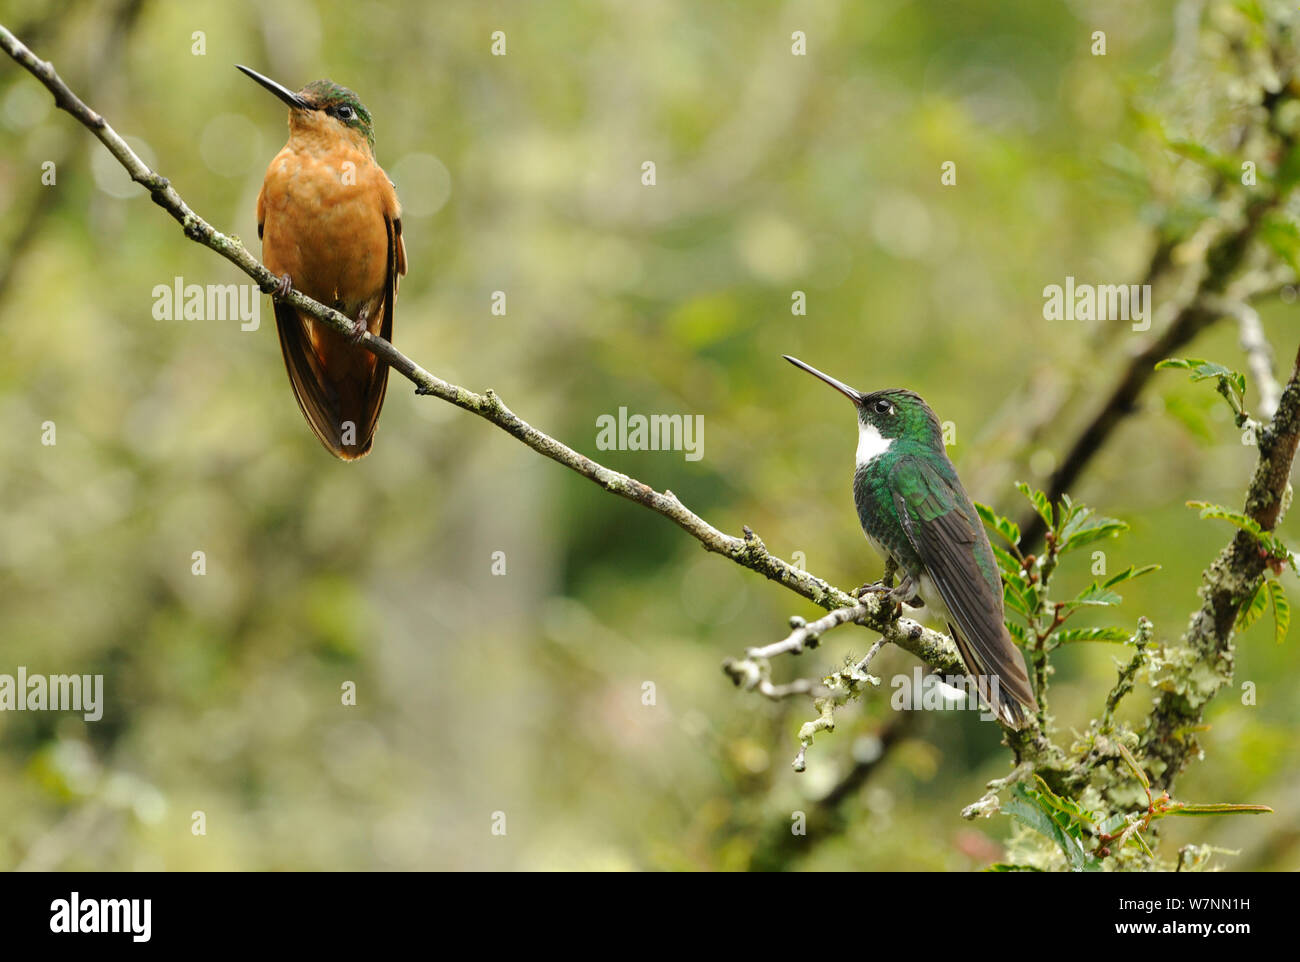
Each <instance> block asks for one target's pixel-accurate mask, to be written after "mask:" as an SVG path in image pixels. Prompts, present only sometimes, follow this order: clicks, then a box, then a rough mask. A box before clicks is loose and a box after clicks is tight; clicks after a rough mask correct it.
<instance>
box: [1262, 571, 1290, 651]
mask: <svg viewBox="0 0 1300 962" xmlns="http://www.w3.org/2000/svg"><path fill="white" fill-rule="evenodd" d="M1266 584H1267V585H1268V600H1269V603H1270V604H1271V605H1272V606H1273V640H1274V641H1276V642H1277V643H1278V644H1279V645H1280V644H1282V642H1284V641H1286V633H1287V629H1289V628H1290V627H1291V603H1290V602H1289V601H1287V600H1286V590H1285V589H1284V588H1283V587H1282V585H1281V584H1280V583H1279V582H1276V581H1268V582H1266Z"/></svg>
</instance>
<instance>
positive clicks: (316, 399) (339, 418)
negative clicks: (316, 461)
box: [275, 304, 391, 461]
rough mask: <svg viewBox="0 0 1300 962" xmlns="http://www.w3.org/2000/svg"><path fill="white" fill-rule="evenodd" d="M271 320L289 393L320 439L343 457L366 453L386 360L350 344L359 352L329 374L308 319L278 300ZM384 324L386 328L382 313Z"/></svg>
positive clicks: (385, 378)
mask: <svg viewBox="0 0 1300 962" xmlns="http://www.w3.org/2000/svg"><path fill="white" fill-rule="evenodd" d="M385 306H386V305H385ZM275 323H276V327H277V329H278V330H279V333H280V350H281V353H283V355H284V366H285V370H287V371H288V373H289V383H290V384H291V385H293V394H294V397H295V398H297V400H298V407H299V408H300V409H301V410H302V414H303V417H304V418H306V419H307V424H308V425H309V426H310V427H311V429H312V431H313V433H315V435H316V437H317V438H318V439H319V440H320V443H321V444H323V445H324V446H325V449H326V450H327V451H329V452H330V453H331V454H332V455H334V456H335V457H336V458H339V459H340V460H343V461H355V460H356V459H357V458H360V457H363V456H365V455H366V454H368V453H369V451H370V447H371V445H372V444H373V443H374V438H375V425H376V423H377V422H378V421H379V411H380V409H381V408H382V407H383V404H384V394H385V393H386V391H387V388H388V365H387V364H381V363H378V360H377V359H376V358H374V357H373V356H372V355H371V354H370V353H369V352H368V351H365V350H364V349H363V348H360V347H353V348H352V349H353V350H355V351H357V352H359V353H358V357H357V359H356V363H355V364H353V365H349V370H347V371H344V372H338V374H339V376H337V377H333V376H331V374H330V372H329V371H328V370H327V369H326V368H325V366H324V365H323V364H322V363H321V360H320V357H319V356H318V355H317V353H316V351H315V350H314V349H313V347H312V342H311V335H310V333H309V332H308V329H307V323H308V322H307V321H306V320H305V319H304V318H302V317H301V316H300V315H299V314H298V312H297V311H296V310H294V309H293V308H292V307H289V306H287V305H284V304H277V305H276V306H275ZM384 327H385V328H386V329H388V330H391V327H390V322H389V321H388V319H387V318H385V324H384ZM388 330H385V333H388ZM322 336H323V337H338V338H339V340H340V342H341V341H342V337H341V336H340V335H336V334H335V333H334V332H333V331H324V332H322ZM347 422H351V425H352V427H351V429H350V430H349V432H348V434H349V440H350V441H351V442H352V443H350V444H349V443H345V439H344V429H343V425H344V424H345V423H347Z"/></svg>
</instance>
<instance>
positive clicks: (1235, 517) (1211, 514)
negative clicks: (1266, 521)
mask: <svg viewBox="0 0 1300 962" xmlns="http://www.w3.org/2000/svg"><path fill="white" fill-rule="evenodd" d="M1187 506H1188V507H1189V508H1200V509H1201V517H1202V518H1214V519H1216V520H1218V521H1227V522H1228V523H1229V524H1232V525H1235V526H1236V527H1238V528H1240V529H1241V530H1242V531H1245V532H1247V533H1249V534H1253V535H1254V536H1255V537H1256V538H1259V537H1262V536H1263V534H1264V530H1263V529H1262V528H1261V527H1260V526H1259V522H1258V521H1256V520H1255V519H1254V518H1249V517H1247V516H1246V515H1244V514H1242V513H1241V512H1240V511H1233V510H1231V509H1229V508H1225V507H1224V506H1223V505H1221V504H1211V503H1210V502H1208V501H1188V502H1187Z"/></svg>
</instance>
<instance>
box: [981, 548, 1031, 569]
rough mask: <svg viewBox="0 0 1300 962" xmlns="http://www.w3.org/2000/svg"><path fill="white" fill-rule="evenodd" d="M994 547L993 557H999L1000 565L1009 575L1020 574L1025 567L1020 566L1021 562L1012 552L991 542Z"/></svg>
mask: <svg viewBox="0 0 1300 962" xmlns="http://www.w3.org/2000/svg"><path fill="white" fill-rule="evenodd" d="M989 547H990V548H992V549H993V557H995V558H997V559H998V567H999V568H1001V569H1002V570H1003V571H1005V572H1006V573H1007V574H1009V575H1018V574H1020V572H1021V571H1022V570H1024V569H1022V568H1021V567H1020V562H1019V561H1017V560H1016V559H1015V558H1013V557H1012V556H1011V552H1009V551H1007V550H1006V549H1005V548H1000V547H998V546H997V545H995V544H990V545H989Z"/></svg>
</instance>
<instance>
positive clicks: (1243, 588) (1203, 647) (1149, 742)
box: [1141, 352, 1300, 791]
mask: <svg viewBox="0 0 1300 962" xmlns="http://www.w3.org/2000/svg"><path fill="white" fill-rule="evenodd" d="M1258 443H1259V462H1258V463H1257V465H1256V467H1255V473H1254V476H1253V477H1252V479H1251V482H1250V487H1249V488H1248V489H1247V491H1246V501H1245V514H1246V515H1247V516H1248V517H1249V518H1251V519H1252V520H1253V521H1255V522H1256V523H1257V524H1258V525H1259V526H1260V528H1261V529H1262V530H1264V531H1265V532H1271V531H1273V530H1274V529H1275V528H1276V527H1277V524H1278V522H1279V521H1280V520H1281V519H1282V515H1283V514H1284V513H1285V511H1286V507H1287V504H1288V502H1289V501H1290V494H1291V484H1290V478H1291V468H1292V465H1293V463H1294V462H1295V456H1296V448H1297V446H1298V445H1300V352H1297V355H1296V361H1295V368H1294V369H1293V370H1292V373H1291V377H1290V380H1288V381H1287V384H1286V387H1285V388H1283V390H1282V394H1281V396H1280V398H1279V400H1278V407H1277V411H1276V413H1275V414H1274V415H1273V417H1272V419H1271V420H1270V421H1269V423H1268V424H1267V425H1266V426H1265V427H1264V428H1263V429H1262V430H1261V431H1260V433H1259V441H1258ZM1273 560H1274V559H1271V558H1270V557H1269V554H1268V551H1266V550H1265V549H1264V547H1263V546H1262V545H1261V544H1260V543H1259V541H1258V539H1256V537H1255V536H1254V535H1252V534H1250V533H1249V532H1247V531H1242V530H1239V531H1237V533H1236V535H1235V536H1234V537H1233V539H1232V541H1231V542H1229V544H1228V545H1227V546H1226V547H1225V548H1224V549H1223V550H1222V551H1221V552H1220V553H1219V556H1218V557H1217V558H1215V560H1214V563H1213V564H1212V565H1210V567H1209V569H1208V570H1207V571H1206V572H1205V575H1204V579H1203V582H1202V585H1201V590H1200V594H1201V607H1200V608H1199V609H1197V611H1196V612H1195V613H1194V614H1193V615H1192V618H1191V622H1190V624H1189V625H1188V626H1187V632H1186V633H1185V634H1184V635H1183V638H1182V641H1181V643H1180V644H1179V645H1178V646H1177V647H1176V648H1172V649H1169V650H1167V651H1165V652H1162V663H1161V666H1160V669H1159V671H1158V673H1157V675H1156V677H1155V678H1153V679H1152V680H1153V682H1154V683H1155V684H1156V685H1157V688H1158V691H1159V693H1158V695H1157V698H1156V704H1155V706H1154V708H1153V709H1152V712H1151V716H1150V718H1149V720H1148V722H1147V726H1146V728H1145V730H1144V731H1143V732H1142V741H1141V752H1142V754H1143V755H1145V756H1146V760H1147V765H1148V770H1149V771H1150V772H1151V775H1152V776H1153V780H1154V784H1155V785H1156V787H1158V788H1160V789H1163V790H1166V791H1167V790H1169V789H1171V788H1172V786H1173V784H1174V781H1175V779H1176V778H1177V777H1178V773H1179V772H1180V771H1182V769H1183V766H1184V765H1185V764H1186V763H1187V761H1188V759H1189V758H1190V757H1191V756H1192V754H1193V753H1194V752H1196V751H1197V745H1196V739H1195V734H1194V733H1195V730H1196V729H1197V727H1198V726H1199V725H1200V724H1201V719H1202V716H1203V714H1204V712H1205V706H1206V704H1207V703H1208V702H1209V701H1210V699H1211V698H1213V697H1214V696H1215V694H1217V693H1218V692H1219V690H1220V689H1222V688H1223V687H1224V686H1226V685H1228V684H1230V683H1231V681H1232V668H1233V643H1232V638H1233V630H1234V627H1235V625H1236V621H1237V615H1238V614H1239V613H1240V611H1241V606H1242V604H1243V603H1245V602H1246V601H1248V600H1249V599H1250V597H1251V596H1252V594H1253V593H1254V590H1255V588H1256V587H1257V586H1258V584H1259V579H1260V578H1262V577H1263V576H1264V570H1265V568H1266V566H1268V565H1269V564H1270V563H1272V562H1273Z"/></svg>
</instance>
